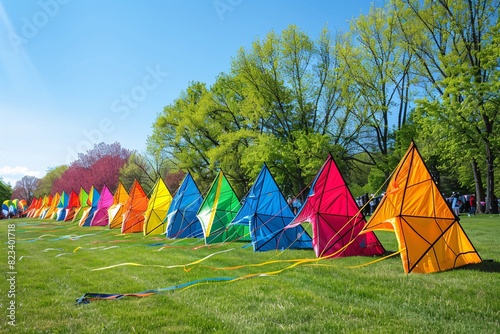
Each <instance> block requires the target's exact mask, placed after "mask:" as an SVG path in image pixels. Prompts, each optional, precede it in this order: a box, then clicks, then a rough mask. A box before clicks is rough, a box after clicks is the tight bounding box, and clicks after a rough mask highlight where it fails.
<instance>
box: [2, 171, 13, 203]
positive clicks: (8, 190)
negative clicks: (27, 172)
mask: <svg viewBox="0 0 500 334" xmlns="http://www.w3.org/2000/svg"><path fill="white" fill-rule="evenodd" d="M11 196H12V187H11V185H10V184H8V183H5V182H4V181H3V179H2V178H1V177H0V204H1V203H3V201H5V200H7V199H10V198H11Z"/></svg>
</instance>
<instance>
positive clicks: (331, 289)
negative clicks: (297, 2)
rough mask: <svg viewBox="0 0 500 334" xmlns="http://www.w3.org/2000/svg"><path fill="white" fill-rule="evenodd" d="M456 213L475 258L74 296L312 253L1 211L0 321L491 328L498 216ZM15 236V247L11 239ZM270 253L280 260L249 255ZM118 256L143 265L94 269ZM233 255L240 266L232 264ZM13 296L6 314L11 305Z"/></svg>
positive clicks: (24, 325) (74, 329) (319, 268)
mask: <svg viewBox="0 0 500 334" xmlns="http://www.w3.org/2000/svg"><path fill="white" fill-rule="evenodd" d="M461 223H462V226H463V227H464V229H465V231H466V233H467V234H468V236H469V238H470V239H471V241H472V243H473V244H474V245H475V247H476V249H477V250H478V252H479V254H480V255H481V257H482V259H483V260H484V261H483V263H481V264H479V265H471V266H467V267H464V268H460V269H455V270H451V271H447V272H442V273H437V274H428V275H422V274H410V275H406V274H404V272H403V267H402V264H401V260H400V258H399V256H395V257H392V258H388V259H386V260H383V261H380V262H377V263H374V264H370V265H367V266H363V267H359V268H352V266H357V265H360V264H366V263H369V262H370V261H373V260H374V259H373V258H367V257H351V258H344V259H334V260H325V261H321V262H316V263H315V262H311V263H304V264H301V265H298V266H296V267H293V268H290V269H287V270H284V271H282V272H281V273H279V274H276V275H259V276H256V277H254V278H248V279H241V280H236V281H220V282H209V283H200V284H195V285H192V286H190V287H189V288H186V289H175V290H172V291H163V292H161V293H159V294H154V295H152V296H149V297H145V298H135V297H125V298H122V299H118V300H98V301H91V302H90V303H89V304H84V305H77V304H76V302H75V301H76V299H78V298H79V297H81V296H82V295H83V294H84V293H87V292H100V293H119V294H123V293H134V292H141V291H145V290H149V289H161V288H166V287H171V286H175V285H179V284H184V283H188V282H193V281H196V280H200V279H204V278H221V277H222V278H237V277H244V276H246V275H250V274H259V273H270V272H272V271H276V270H281V269H284V268H286V267H287V266H290V265H291V264H292V263H290V262H284V261H282V260H289V259H314V253H313V251H312V250H307V251H290V250H285V251H284V252H274V251H273V252H264V253H254V252H253V250H252V248H251V247H244V245H245V244H243V243H227V244H224V245H216V246H211V247H204V245H203V242H202V241H200V240H195V239H186V240H178V241H174V240H167V239H165V238H158V237H151V236H148V237H144V236H142V235H140V234H133V235H119V234H118V231H116V230H108V229H105V228H102V227H92V228H82V227H77V226H75V224H74V223H61V222H55V221H50V220H29V219H16V220H3V221H0V242H1V243H2V245H3V246H2V252H3V254H4V255H3V256H2V257H1V259H2V260H1V261H2V268H3V272H4V279H3V280H2V283H1V284H0V287H1V294H0V303H1V304H2V305H1V308H0V313H1V320H0V332H1V333H167V332H173V333H211V332H218V333H347V332H348V333H499V332H500V247H499V246H498V238H499V237H500V217H499V216H489V215H481V216H478V217H474V218H469V217H463V218H462V221H461ZM12 224H15V228H13V226H12ZM9 227H10V228H9ZM9 231H10V234H9V233H8V232H9ZM378 235H379V237H380V239H381V241H382V243H383V245H384V246H385V247H386V249H387V250H392V251H395V250H397V245H396V240H395V237H394V235H393V234H392V233H379V234H378ZM14 241H15V248H13V247H11V248H10V249H9V245H12V244H14ZM9 250H15V256H16V261H15V263H13V262H10V263H9V262H8V261H9V259H8V254H9V253H8V251H9ZM11 254H12V253H11ZM212 254H214V255H213V256H211V257H209V258H207V259H205V260H203V261H201V262H199V263H197V264H192V265H187V266H186V264H189V263H192V262H194V261H198V260H201V259H203V258H205V257H207V256H209V255H212ZM11 260H12V259H11ZM270 260H279V261H277V262H274V263H271V264H264V265H262V266H248V265H250V264H259V263H265V262H267V261H270ZM121 263H135V264H141V265H142V266H137V265H123V266H117V267H113V268H109V269H104V270H93V269H99V268H103V267H107V266H112V265H116V264H121ZM10 265H13V268H9V266H10ZM176 265H179V266H176ZM240 265H247V266H243V267H241V268H237V269H236V268H229V267H232V266H240ZM166 266H174V267H173V268H167V267H166ZM229 269H231V270H229ZM11 271H14V272H16V274H14V275H12V274H9V272H11ZM12 277H14V280H13V279H12ZM9 279H10V281H9ZM10 283H13V284H12V285H11V284H10ZM14 283H15V284H14ZM13 289H14V290H15V291H13ZM12 293H14V294H15V297H13V296H12V295H11V294H12ZM14 300H15V314H14V315H15V326H12V325H9V321H11V319H9V315H11V318H12V307H10V308H11V310H9V309H8V308H9V306H10V303H11V302H12V301H14Z"/></svg>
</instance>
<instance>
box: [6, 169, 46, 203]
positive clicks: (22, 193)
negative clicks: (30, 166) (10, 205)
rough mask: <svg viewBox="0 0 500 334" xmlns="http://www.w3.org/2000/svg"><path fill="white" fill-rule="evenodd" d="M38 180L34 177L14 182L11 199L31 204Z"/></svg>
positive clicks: (25, 177)
mask: <svg viewBox="0 0 500 334" xmlns="http://www.w3.org/2000/svg"><path fill="white" fill-rule="evenodd" d="M39 182H40V179H39V178H37V177H35V176H23V178H22V179H21V180H19V181H17V182H16V185H15V186H14V190H13V192H12V198H17V199H25V200H26V202H28V204H29V203H31V201H32V200H33V198H35V196H34V194H35V191H36V189H37V187H38V184H39Z"/></svg>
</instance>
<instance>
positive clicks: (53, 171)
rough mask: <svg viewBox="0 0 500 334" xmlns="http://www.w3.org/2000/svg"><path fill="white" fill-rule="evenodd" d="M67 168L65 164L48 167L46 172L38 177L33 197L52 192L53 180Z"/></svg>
mask: <svg viewBox="0 0 500 334" xmlns="http://www.w3.org/2000/svg"><path fill="white" fill-rule="evenodd" d="M66 169H68V166H67V165H61V166H57V167H53V168H49V170H48V171H47V174H45V176H44V177H42V178H41V179H40V182H39V183H38V187H37V189H36V191H35V193H34V196H35V197H42V196H45V195H49V194H53V193H52V186H53V184H54V182H55V181H56V180H57V179H58V178H60V177H61V175H62V174H63V173H64V172H65V171H66Z"/></svg>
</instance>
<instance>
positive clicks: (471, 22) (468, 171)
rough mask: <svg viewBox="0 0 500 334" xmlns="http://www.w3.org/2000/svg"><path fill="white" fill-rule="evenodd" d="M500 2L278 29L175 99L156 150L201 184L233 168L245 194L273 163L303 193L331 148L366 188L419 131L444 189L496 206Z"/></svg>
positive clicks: (378, 181)
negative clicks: (312, 29)
mask: <svg viewBox="0 0 500 334" xmlns="http://www.w3.org/2000/svg"><path fill="white" fill-rule="evenodd" d="M498 11H499V1H498V0H477V1H466V0H456V1H446V0H425V1H421V0H418V1H417V0H393V1H390V2H388V3H387V5H386V6H385V7H384V8H375V7H373V8H372V9H371V10H370V12H369V13H368V14H367V15H361V16H359V17H357V18H356V19H354V20H353V21H352V22H351V26H350V30H349V31H348V32H346V33H336V34H332V33H331V32H330V31H329V30H328V29H327V28H325V29H324V30H323V31H322V32H321V34H320V35H319V36H318V37H317V38H315V39H313V38H311V37H310V36H308V35H306V34H305V33H304V32H303V31H302V30H301V29H300V28H299V27H297V26H294V25H291V26H289V27H288V28H286V29H285V30H283V31H282V32H281V33H277V32H274V31H271V32H269V33H268V34H267V36H265V37H264V38H256V39H255V41H254V42H253V43H252V45H251V47H249V48H241V49H240V50H239V51H238V52H237V53H236V55H235V57H234V58H233V59H232V61H231V64H230V70H229V72H228V73H221V74H220V75H219V76H218V77H217V78H216V79H215V82H214V83H213V84H212V85H210V86H208V85H207V84H205V83H202V82H192V83H191V84H190V85H189V86H188V87H187V88H186V89H185V90H184V91H183V92H182V93H181V94H180V96H179V97H178V98H177V99H176V100H175V101H174V102H173V103H171V104H170V105H167V106H166V107H165V108H164V110H163V112H162V113H161V114H160V115H159V116H158V117H157V120H156V122H155V124H154V126H153V129H154V130H153V134H152V135H151V136H150V138H149V139H148V146H149V149H150V150H151V151H152V152H162V153H163V154H164V155H165V156H166V157H168V159H170V160H171V162H172V163H173V164H174V165H175V166H177V167H178V168H180V169H182V170H189V171H190V172H191V173H192V174H193V175H194V176H195V177H196V180H197V182H198V183H200V184H201V185H206V184H208V183H210V182H211V181H212V180H213V178H214V176H215V173H216V171H217V170H218V169H222V170H223V171H224V172H225V173H226V175H227V176H228V178H229V179H230V180H231V181H232V182H233V184H234V186H235V188H236V190H237V191H238V193H239V194H240V195H241V194H244V193H245V192H246V190H247V189H248V187H249V185H250V184H251V182H253V179H254V177H255V176H256V174H257V173H258V171H259V170H260V168H261V166H262V164H263V163H264V162H266V163H267V165H268V166H269V168H270V169H271V171H272V173H273V175H274V176H275V178H276V180H277V182H278V183H279V184H280V186H281V187H282V190H283V191H284V192H285V194H304V192H303V190H304V189H305V188H306V187H307V185H308V184H309V182H310V181H311V180H312V178H313V177H314V175H315V173H316V172H317V171H318V169H319V167H320V166H321V164H322V163H323V161H324V159H325V158H326V156H327V154H328V153H332V155H333V156H334V157H335V159H336V161H337V162H338V163H339V165H340V168H341V169H342V171H343V173H344V175H345V176H346V178H347V180H348V182H349V184H350V186H351V189H353V192H354V193H355V195H356V194H359V193H362V192H369V193H372V192H375V191H377V190H378V189H379V187H380V186H382V185H383V182H384V181H385V180H386V179H387V177H388V176H389V174H390V173H391V171H392V170H393V168H394V167H395V165H396V164H397V162H398V161H399V158H400V157H401V154H402V153H403V152H404V151H405V150H406V149H407V147H408V146H409V143H410V141H411V140H412V139H414V140H415V142H416V143H417V145H418V147H419V148H420V150H421V152H422V154H423V156H424V157H425V158H426V159H427V163H428V165H429V167H430V169H431V171H432V173H433V174H434V176H435V177H436V179H437V180H438V181H439V182H440V185H441V187H442V189H443V190H444V191H450V192H451V190H463V191H469V192H476V193H477V195H478V196H479V198H481V199H486V201H487V202H488V203H490V206H491V203H492V201H493V198H494V194H495V192H494V190H495V186H497V187H498V182H497V181H496V179H495V171H496V170H497V169H498V168H497V167H495V166H498V152H499V148H500V147H499V144H500V140H499V138H500V131H499V127H498V122H499V116H498V112H499V103H500V97H499V91H500V89H499V88H500V86H499V82H500V80H499V79H500V78H499V54H500V47H499V42H500V40H499V20H498ZM202 188H203V186H202Z"/></svg>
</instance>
